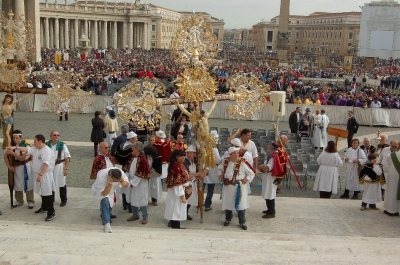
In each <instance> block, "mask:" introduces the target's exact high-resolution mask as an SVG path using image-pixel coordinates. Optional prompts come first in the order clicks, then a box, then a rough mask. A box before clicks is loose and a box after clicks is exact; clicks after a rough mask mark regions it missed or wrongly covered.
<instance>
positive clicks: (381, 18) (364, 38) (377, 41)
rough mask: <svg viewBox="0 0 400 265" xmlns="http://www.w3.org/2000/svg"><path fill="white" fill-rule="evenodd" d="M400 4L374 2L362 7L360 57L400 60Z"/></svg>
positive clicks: (387, 1)
mask: <svg viewBox="0 0 400 265" xmlns="http://www.w3.org/2000/svg"><path fill="white" fill-rule="evenodd" d="M399 19H400V4H399V3H398V2H395V1H393V0H386V1H373V2H371V3H369V4H365V5H364V6H363V7H362V16H361V29H360V38H359V42H360V56H365V57H379V58H382V59H390V57H393V58H400V20H399Z"/></svg>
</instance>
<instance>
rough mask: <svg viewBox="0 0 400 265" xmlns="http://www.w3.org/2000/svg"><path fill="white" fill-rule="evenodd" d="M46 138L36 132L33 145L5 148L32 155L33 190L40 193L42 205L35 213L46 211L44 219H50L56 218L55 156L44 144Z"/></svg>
mask: <svg viewBox="0 0 400 265" xmlns="http://www.w3.org/2000/svg"><path fill="white" fill-rule="evenodd" d="M45 142H46V139H45V138H44V136H43V135H41V134H38V135H36V136H35V138H34V140H33V144H34V146H35V147H22V146H9V147H7V150H8V151H9V150H18V151H20V152H24V153H27V154H28V155H31V156H33V159H32V175H33V177H34V178H35V180H36V181H35V182H34V191H35V192H36V193H38V194H40V195H41V197H42V205H41V207H40V208H39V210H37V211H35V213H45V212H46V211H47V217H46V219H45V220H46V221H52V220H54V218H56V211H55V209H54V192H55V185H54V178H53V169H54V161H55V156H54V152H53V151H52V150H51V149H50V148H49V147H48V146H47V145H46V144H45Z"/></svg>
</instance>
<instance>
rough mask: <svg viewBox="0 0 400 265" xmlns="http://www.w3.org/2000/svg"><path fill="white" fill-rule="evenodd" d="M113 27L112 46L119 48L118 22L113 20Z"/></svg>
mask: <svg viewBox="0 0 400 265" xmlns="http://www.w3.org/2000/svg"><path fill="white" fill-rule="evenodd" d="M112 25H113V29H112V46H113V48H114V49H117V48H118V34H117V33H118V27H117V26H118V22H117V21H114V22H113V24H112Z"/></svg>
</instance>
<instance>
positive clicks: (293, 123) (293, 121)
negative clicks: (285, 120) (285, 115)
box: [289, 111, 301, 134]
mask: <svg viewBox="0 0 400 265" xmlns="http://www.w3.org/2000/svg"><path fill="white" fill-rule="evenodd" d="M299 115H300V113H299ZM300 116H301V115H300ZM289 127H290V132H291V133H296V134H297V129H298V128H299V123H298V122H297V113H296V111H293V112H292V113H291V114H290V116H289Z"/></svg>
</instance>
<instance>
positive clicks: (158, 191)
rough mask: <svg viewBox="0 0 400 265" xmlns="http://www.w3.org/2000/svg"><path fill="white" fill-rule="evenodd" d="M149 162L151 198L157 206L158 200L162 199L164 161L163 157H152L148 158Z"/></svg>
mask: <svg viewBox="0 0 400 265" xmlns="http://www.w3.org/2000/svg"><path fill="white" fill-rule="evenodd" d="M147 161H148V163H149V166H150V171H151V172H150V180H149V197H151V201H152V202H153V204H155V203H156V202H157V201H158V200H160V199H161V198H162V185H161V176H162V161H161V156H158V157H157V158H155V159H154V158H153V157H152V156H150V155H148V156H147Z"/></svg>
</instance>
